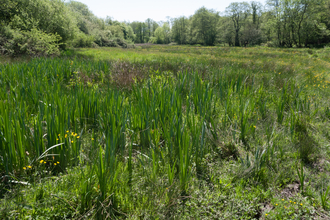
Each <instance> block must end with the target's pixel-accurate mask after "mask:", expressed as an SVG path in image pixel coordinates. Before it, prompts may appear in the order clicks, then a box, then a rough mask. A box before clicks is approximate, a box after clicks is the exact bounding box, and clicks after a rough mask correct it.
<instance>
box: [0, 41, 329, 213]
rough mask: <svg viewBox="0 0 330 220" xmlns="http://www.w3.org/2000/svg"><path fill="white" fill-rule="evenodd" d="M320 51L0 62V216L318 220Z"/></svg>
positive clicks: (75, 55) (89, 53)
mask: <svg viewBox="0 0 330 220" xmlns="http://www.w3.org/2000/svg"><path fill="white" fill-rule="evenodd" d="M329 86H330V50H329V48H324V49H278V48H265V47H252V48H249V47H248V48H234V47H196V46H167V45H162V46H157V45H137V46H136V47H135V48H134V49H119V48H94V49H75V50H70V51H66V52H63V53H62V54H61V56H60V57H54V58H35V59H31V58H29V59H26V58H24V57H19V58H15V59H13V58H9V57H0V176H1V177H2V178H1V179H0V219H7V218H8V219H15V218H17V219H23V218H28V219H29V218H33V219H34V218H40V219H106V218H128V219H328V218H330V214H329V208H330V207H329V203H328V198H329V196H328V189H329V188H328V186H329V183H330V176H329V173H330V163H329V159H330V149H329V146H330V123H329V121H330V108H329V107H330V102H329V100H330V99H329V97H330V89H329Z"/></svg>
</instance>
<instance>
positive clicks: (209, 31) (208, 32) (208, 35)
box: [191, 7, 220, 46]
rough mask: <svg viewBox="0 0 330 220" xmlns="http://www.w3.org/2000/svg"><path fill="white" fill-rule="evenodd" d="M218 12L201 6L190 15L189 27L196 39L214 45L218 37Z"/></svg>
mask: <svg viewBox="0 0 330 220" xmlns="http://www.w3.org/2000/svg"><path fill="white" fill-rule="evenodd" d="M219 18H220V16H219V13H218V12H216V11H214V10H212V9H210V10H209V9H206V8H205V7H202V8H200V9H198V10H197V11H196V12H195V14H194V15H193V17H192V23H191V28H192V29H193V35H194V37H195V39H196V40H197V41H200V42H201V43H203V44H204V45H209V46H211V45H214V44H215V42H216V39H217V37H218V34H219V31H218V23H219Z"/></svg>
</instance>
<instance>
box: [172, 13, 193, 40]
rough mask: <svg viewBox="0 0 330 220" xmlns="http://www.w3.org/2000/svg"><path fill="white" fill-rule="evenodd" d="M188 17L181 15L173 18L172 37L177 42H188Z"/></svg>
mask: <svg viewBox="0 0 330 220" xmlns="http://www.w3.org/2000/svg"><path fill="white" fill-rule="evenodd" d="M188 26H189V19H188V18H186V17H184V16H182V17H179V18H174V19H173V27H172V37H173V39H174V41H175V42H177V43H178V44H186V43H187V42H188V28H189V27H188Z"/></svg>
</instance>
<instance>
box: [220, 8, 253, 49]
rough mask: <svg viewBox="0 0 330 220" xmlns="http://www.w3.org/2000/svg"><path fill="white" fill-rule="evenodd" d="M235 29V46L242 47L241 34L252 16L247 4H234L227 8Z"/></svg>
mask: <svg viewBox="0 0 330 220" xmlns="http://www.w3.org/2000/svg"><path fill="white" fill-rule="evenodd" d="M226 14H227V16H229V17H230V18H231V19H232V21H233V25H234V29H235V46H240V43H239V42H240V39H239V32H240V30H241V28H242V26H243V25H244V24H245V22H246V19H247V18H248V16H249V14H250V5H249V3H247V2H233V3H231V4H230V5H229V6H228V7H227V8H226Z"/></svg>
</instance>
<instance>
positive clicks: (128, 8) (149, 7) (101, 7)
mask: <svg viewBox="0 0 330 220" xmlns="http://www.w3.org/2000/svg"><path fill="white" fill-rule="evenodd" d="M77 1H79V2H82V3H84V4H86V5H87V6H88V7H89V9H90V10H91V11H92V12H93V13H94V14H95V15H96V16H97V17H100V18H106V17H107V16H110V17H112V18H113V19H115V20H118V21H130V22H132V21H145V20H146V19H147V18H151V19H153V20H155V21H165V20H167V19H166V17H167V16H170V17H171V18H176V17H179V16H182V15H184V16H187V17H188V16H190V15H193V14H194V13H195V11H196V10H197V9H199V8H200V7H202V6H205V7H206V8H208V9H214V10H216V11H219V12H224V11H225V9H226V7H227V6H228V5H229V4H230V3H231V2H241V1H239V0H227V1H224V0H217V1H215V0H202V1H194V0H165V1H155V0H77ZM256 1H258V0H256ZM259 2H261V3H262V4H265V3H266V0H259Z"/></svg>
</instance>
